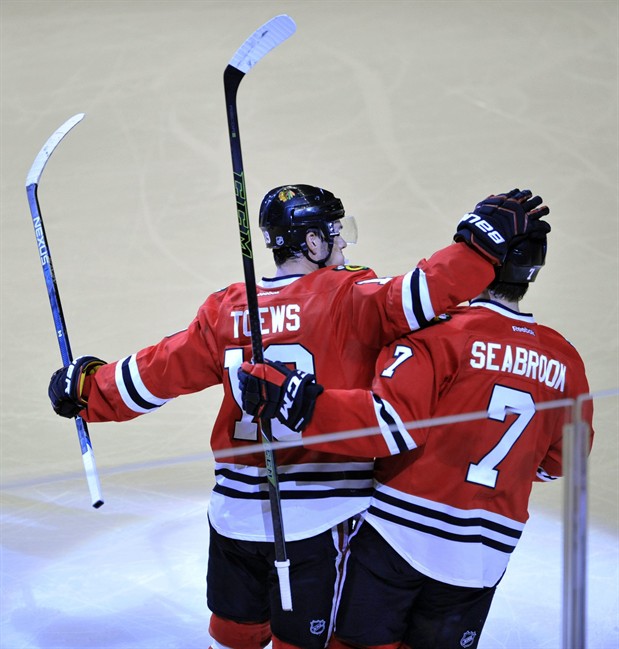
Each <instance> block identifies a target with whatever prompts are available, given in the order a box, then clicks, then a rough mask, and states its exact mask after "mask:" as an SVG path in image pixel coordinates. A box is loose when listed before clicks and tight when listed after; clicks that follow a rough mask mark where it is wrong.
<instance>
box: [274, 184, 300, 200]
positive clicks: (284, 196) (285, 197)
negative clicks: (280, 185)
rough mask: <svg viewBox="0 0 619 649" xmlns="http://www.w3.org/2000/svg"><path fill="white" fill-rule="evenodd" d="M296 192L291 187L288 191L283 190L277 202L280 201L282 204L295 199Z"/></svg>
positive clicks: (278, 195)
mask: <svg viewBox="0 0 619 649" xmlns="http://www.w3.org/2000/svg"><path fill="white" fill-rule="evenodd" d="M296 195H297V194H296V192H295V191H294V190H292V189H290V188H289V187H287V188H286V189H282V191H281V192H279V194H277V200H278V201H280V202H281V203H286V202H287V201H289V200H290V199H292V198H294V197H295V196H296Z"/></svg>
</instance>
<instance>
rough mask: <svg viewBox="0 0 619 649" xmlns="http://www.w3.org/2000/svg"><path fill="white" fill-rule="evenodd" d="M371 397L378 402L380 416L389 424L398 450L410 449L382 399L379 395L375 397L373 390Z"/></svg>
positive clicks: (401, 451)
mask: <svg viewBox="0 0 619 649" xmlns="http://www.w3.org/2000/svg"><path fill="white" fill-rule="evenodd" d="M372 399H374V401H375V402H376V403H377V404H378V406H379V408H380V418H381V419H382V420H383V421H384V422H385V423H386V424H387V426H389V432H390V433H391V434H392V435H393V441H394V442H395V443H396V446H397V447H398V451H400V453H403V452H404V451H408V450H410V449H409V448H408V446H407V445H406V442H405V441H404V438H403V437H402V433H401V432H400V430H399V429H398V425H397V424H396V421H395V419H394V418H393V417H392V416H391V415H390V414H389V413H388V412H387V408H385V403H384V401H383V400H382V399H381V398H380V397H377V396H376V395H375V394H374V393H373V392H372Z"/></svg>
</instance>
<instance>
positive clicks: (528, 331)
mask: <svg viewBox="0 0 619 649" xmlns="http://www.w3.org/2000/svg"><path fill="white" fill-rule="evenodd" d="M512 331H516V332H518V333H521V334H529V336H535V332H534V331H533V329H529V328H528V327H517V326H516V325H513V326H512Z"/></svg>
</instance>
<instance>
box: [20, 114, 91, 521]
mask: <svg viewBox="0 0 619 649" xmlns="http://www.w3.org/2000/svg"><path fill="white" fill-rule="evenodd" d="M83 118H84V113H78V114H77V115H74V116H73V117H71V118H70V119H68V120H67V121H66V122H65V123H64V124H63V125H62V126H61V127H60V128H58V129H57V130H56V131H55V132H54V133H53V134H52V135H51V136H50V137H49V139H48V140H47V142H45V144H44V145H43V148H42V149H41V150H40V151H39V153H38V155H37V157H36V158H35V159H34V162H33V163H32V167H30V171H29V172H28V175H27V176H26V193H27V195H28V205H29V207H30V214H31V216H32V224H33V226H34V234H35V237H36V241H37V247H38V250H39V260H40V262H41V267H42V269H43V275H44V277H45V285H46V287H47V295H48V297H49V302H50V306H51V308H52V316H53V318H54V325H55V327H56V337H57V339H58V346H59V347H60V356H61V358H62V363H63V365H65V366H66V365H69V364H70V363H71V361H72V360H73V356H72V354H71V346H70V344H69V336H68V334H67V327H66V324H65V321H64V315H63V312H62V305H61V302H60V294H59V292H58V286H57V284H56V274H55V273H54V266H53V264H52V257H51V253H50V250H49V244H48V243H47V235H46V234H45V226H44V224H43V217H42V215H41V209H40V206H39V200H38V195H37V193H38V186H39V182H40V180H41V175H42V174H43V169H45V165H46V164H47V162H48V160H49V159H50V156H51V155H52V153H53V152H54V150H55V149H56V147H57V146H58V145H59V144H60V142H61V141H62V139H63V138H64V136H65V135H66V134H67V133H68V132H69V131H70V130H71V129H72V128H73V127H74V126H75V125H76V124H78V123H79V122H81V121H82V119H83ZM75 426H76V429H77V436H78V439H79V442H80V448H81V451H82V461H83V463H84V471H85V473H86V480H87V482H88V489H89V490H90V496H91V500H92V506H93V507H95V508H96V509H98V508H99V507H101V505H103V497H102V494H101V486H100V484H99V476H98V473H97V467H96V464H95V457H94V453H93V450H92V443H91V441H90V435H89V434H88V428H87V427H86V422H84V420H83V419H82V418H81V417H76V418H75Z"/></svg>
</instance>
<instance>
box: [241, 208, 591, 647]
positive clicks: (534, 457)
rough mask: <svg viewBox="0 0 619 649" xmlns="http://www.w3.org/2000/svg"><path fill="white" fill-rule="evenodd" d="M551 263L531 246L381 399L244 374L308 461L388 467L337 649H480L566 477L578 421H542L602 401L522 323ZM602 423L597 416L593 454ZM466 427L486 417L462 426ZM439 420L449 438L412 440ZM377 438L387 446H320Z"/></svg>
mask: <svg viewBox="0 0 619 649" xmlns="http://www.w3.org/2000/svg"><path fill="white" fill-rule="evenodd" d="M488 209H489V210H491V209H496V210H502V209H503V208H502V207H501V206H500V205H498V206H497V205H493V204H489V205H488ZM467 217H470V215H467ZM545 255H546V233H538V234H537V236H536V237H533V238H528V239H527V240H525V241H521V242H519V243H518V244H517V245H516V246H515V247H513V248H512V249H511V250H510V252H509V254H508V256H507V258H506V260H505V263H504V264H503V266H502V267H501V268H500V269H498V270H497V273H496V279H495V280H494V281H493V283H491V284H490V285H489V287H488V289H487V290H485V291H484V292H482V293H481V295H480V296H478V297H477V298H476V299H474V300H472V301H471V303H470V305H469V306H467V307H459V308H456V309H453V310H450V311H449V312H448V314H446V316H445V317H444V318H443V319H441V320H440V321H439V324H436V325H435V326H432V327H428V328H426V329H424V330H423V331H419V332H416V333H414V334H409V335H407V336H405V337H403V338H400V339H399V340H396V341H394V342H393V343H391V344H390V345H389V346H387V347H386V348H385V349H384V350H383V351H382V352H381V354H380V356H379V358H378V360H377V364H376V377H375V379H374V382H373V385H372V389H371V391H367V390H363V389H358V390H342V389H335V390H334V389H328V388H326V386H324V387H325V388H326V389H325V390H324V392H322V393H321V392H320V387H319V386H317V385H313V388H314V389H313V391H312V392H311V393H307V390H308V388H309V387H310V386H312V381H313V378H312V377H307V376H304V375H303V376H300V375H299V373H297V372H296V371H292V370H291V369H289V368H287V367H285V366H283V365H250V364H249V363H244V365H243V370H244V371H242V372H241V373H240V377H241V383H242V385H243V399H244V404H245V406H246V407H247V409H248V410H249V411H250V412H255V411H257V410H259V411H261V412H262V414H263V415H265V416H277V417H278V418H279V420H280V422H281V423H285V424H286V425H288V426H289V427H290V428H292V429H293V430H296V431H301V430H302V431H303V433H302V435H303V437H302V439H303V442H304V445H305V447H306V448H311V449H315V450H321V451H324V452H341V453H346V454H353V453H354V454H357V455H366V456H367V457H374V456H376V457H380V458H381V459H378V460H377V462H376V471H375V477H376V488H375V491H374V495H373V497H372V500H371V502H370V506H369V509H368V511H367V514H366V515H365V519H364V522H363V523H362V524H361V525H360V526H359V527H358V528H357V531H356V532H355V533H354V534H353V537H352V539H351V543H350V550H351V552H350V557H349V560H348V562H347V564H346V569H345V581H344V586H343V592H342V596H341V600H340V603H339V612H338V615H337V623H336V627H335V636H334V638H333V639H332V641H331V643H330V644H329V648H330V649H342V648H344V647H355V648H368V647H372V648H380V649H396V648H398V647H399V648H401V649H404V648H414V649H443V648H445V647H467V648H474V647H477V644H478V642H479V638H480V634H481V631H482V629H483V626H484V623H485V620H486V617H487V615H488V611H489V608H490V605H491V601H492V597H493V595H494V592H495V589H496V586H497V584H498V582H499V580H500V579H501V577H502V575H503V573H504V572H505V570H506V567H507V563H508V560H509V558H510V556H511V553H512V552H513V550H514V548H515V547H516V544H517V543H518V540H519V538H520V536H521V534H522V531H523V528H524V526H525V522H526V520H527V518H528V511H527V508H528V500H529V495H530V492H531V488H532V484H533V482H535V481H550V480H554V479H555V478H557V477H558V476H560V475H561V470H562V467H561V459H562V456H561V452H562V432H563V426H564V424H565V423H566V422H568V421H569V420H570V418H571V409H570V408H569V407H565V406H563V407H560V408H552V409H538V406H539V405H540V404H547V403H548V402H552V401H557V400H566V399H569V400H573V399H576V398H577V397H578V396H579V395H582V394H587V393H588V392H589V386H588V383H587V378H586V375H585V368H584V365H583V362H582V360H581V358H580V356H579V355H578V353H577V351H576V350H575V349H574V347H573V346H572V345H571V344H570V343H569V342H567V341H566V340H565V339H564V338H563V337H562V336H561V335H560V334H559V333H557V332H556V331H554V330H552V329H550V328H548V327H545V326H543V325H540V324H537V323H536V321H535V320H534V318H533V316H532V315H531V314H528V313H523V312H521V311H520V309H519V302H520V300H521V299H522V297H523V296H524V294H525V293H526V291H527V288H528V285H529V282H532V281H534V280H535V278H536V276H537V274H538V272H539V270H540V268H541V266H542V265H543V264H544V260H545ZM301 379H302V381H300V380H301ZM291 385H294V386H297V385H298V386H299V389H296V392H295V390H294V389H291V388H290V386H291ZM257 388H260V389H261V390H262V391H261V392H260V393H258V392H257ZM316 394H318V396H316ZM265 395H268V396H265ZM592 410H593V409H592V405H591V402H590V401H585V402H584V406H583V408H582V412H581V416H582V417H583V418H584V421H586V422H587V424H588V425H589V426H590V429H591V439H592V438H593V429H592V416H593V412H592ZM312 411H313V413H312ZM467 412H470V413H483V412H486V413H487V417H483V416H482V415H480V416H479V417H478V418H477V419H472V420H469V421H465V422H462V419H461V420H460V423H456V421H453V420H454V419H457V417H453V416H455V415H458V414H462V413H467ZM450 417H451V419H450ZM430 418H443V419H442V421H445V419H447V422H451V423H447V422H446V423H440V425H435V426H431V425H427V424H426V425H423V427H419V428H416V427H412V426H411V425H410V423H411V422H416V421H417V422H425V420H428V419H430ZM308 420H309V423H308ZM405 422H407V423H408V425H407V424H406V423H405ZM366 427H369V428H370V429H372V430H373V431H376V434H373V435H368V436H365V437H361V438H359V437H356V438H351V439H340V440H338V441H330V442H327V441H320V440H319V439H314V438H316V436H319V435H322V434H324V433H327V432H343V431H356V430H359V429H364V428H366Z"/></svg>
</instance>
